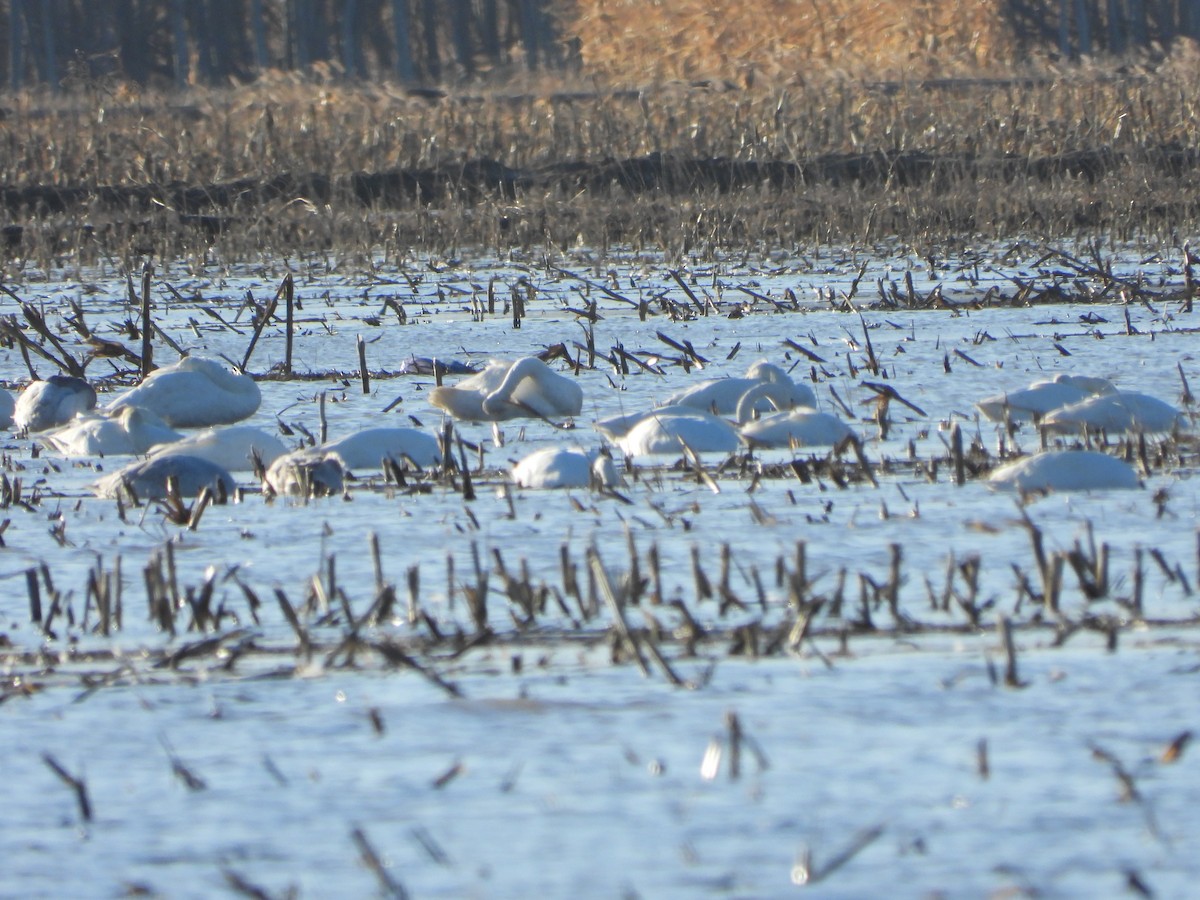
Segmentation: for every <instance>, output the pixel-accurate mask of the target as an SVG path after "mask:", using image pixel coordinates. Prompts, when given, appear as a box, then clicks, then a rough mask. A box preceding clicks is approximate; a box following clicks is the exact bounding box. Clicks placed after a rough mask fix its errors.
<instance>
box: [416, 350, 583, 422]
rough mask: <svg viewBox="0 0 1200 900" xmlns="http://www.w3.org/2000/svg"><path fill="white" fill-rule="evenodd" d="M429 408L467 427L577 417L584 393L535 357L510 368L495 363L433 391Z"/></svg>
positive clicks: (519, 361)
mask: <svg viewBox="0 0 1200 900" xmlns="http://www.w3.org/2000/svg"><path fill="white" fill-rule="evenodd" d="M429 402H430V403H432V404H433V405H434V406H436V407H438V408H440V409H444V410H446V412H448V413H450V415H452V416H453V417H454V418H456V419H465V420H467V421H469V422H499V421H502V420H505V419H517V418H543V419H548V418H552V417H559V416H577V415H579V412H580V410H581V409H583V389H582V388H581V387H580V386H579V385H578V384H576V383H575V381H574V380H573V379H571V378H567V377H566V376H563V375H559V374H558V373H557V372H555V371H554V370H553V369H551V368H550V367H549V366H548V365H546V364H545V363H544V362H542V361H541V360H540V359H538V358H537V357H536V356H526V357H522V358H521V359H518V360H517V361H516V362H513V363H506V362H499V361H495V360H493V361H492V362H490V363H488V365H487V368H485V369H484V370H483V371H482V372H480V373H478V374H476V375H472V376H471V377H470V378H465V379H463V380H462V381H460V382H458V384H456V385H454V386H453V387H448V386H443V387H438V388H434V389H433V390H432V391H430V392H429Z"/></svg>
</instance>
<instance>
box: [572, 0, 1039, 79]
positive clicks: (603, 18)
mask: <svg viewBox="0 0 1200 900" xmlns="http://www.w3.org/2000/svg"><path fill="white" fill-rule="evenodd" d="M1002 6H1003V4H1001V3H998V2H996V0H965V2H962V3H936V2H933V0H918V2H915V3H904V2H899V0H819V2H818V0H812V2H794V0H761V2H754V3H744V2H741V3H739V2H725V3H720V2H715V3H714V2H709V0H653V2H646V0H574V2H573V3H572V4H570V7H571V8H570V12H569V13H568V14H567V15H566V16H565V21H564V22H563V31H564V32H565V33H566V34H573V35H577V36H578V37H579V39H580V40H581V41H582V56H583V67H584V70H585V71H586V72H587V73H589V74H592V75H597V76H600V77H602V78H605V79H606V80H609V81H612V82H614V83H618V84H630V83H642V82H653V81H660V80H670V79H683V80H693V79H702V78H715V79H729V80H732V81H734V82H735V83H737V84H739V85H748V84H753V83H755V82H759V81H764V80H765V81H768V82H771V83H775V84H779V83H795V82H801V81H805V80H807V73H811V72H812V71H814V70H817V71H821V72H829V71H837V72H842V73H848V74H853V75H855V76H858V75H863V74H869V75H870V76H871V77H888V76H894V75H898V74H901V73H907V74H913V73H916V74H919V75H930V74H935V73H946V72H955V73H959V74H961V73H962V72H964V71H970V72H972V73H978V72H979V71H980V69H996V68H999V67H1003V66H1008V65H1011V64H1012V63H1013V62H1015V61H1016V59H1017V55H1018V46H1017V41H1016V38H1015V36H1014V34H1013V32H1012V29H1011V27H1010V26H1009V25H1008V23H1007V22H1006V21H1005V19H1004V16H1003V15H1002Z"/></svg>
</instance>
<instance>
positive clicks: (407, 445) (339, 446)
mask: <svg viewBox="0 0 1200 900" xmlns="http://www.w3.org/2000/svg"><path fill="white" fill-rule="evenodd" d="M321 450H322V452H324V453H325V454H327V455H331V456H336V457H337V458H338V461H339V462H341V464H342V465H343V466H345V467H346V468H347V469H379V468H381V467H382V466H383V460H384V458H385V457H386V458H389V459H394V460H397V461H399V460H401V459H405V458H407V459H410V460H412V463H413V465H415V466H417V467H419V468H422V469H427V468H429V467H430V466H436V465H437V464H438V463H439V462H441V459H442V450H441V447H440V446H439V445H438V439H437V438H435V437H434V436H433V435H431V434H428V433H426V432H424V431H421V430H419V429H417V428H367V429H365V430H363V431H359V432H356V433H354V434H348V435H346V436H345V437H344V438H339V439H338V440H336V441H329V442H328V443H326V444H322V445H321Z"/></svg>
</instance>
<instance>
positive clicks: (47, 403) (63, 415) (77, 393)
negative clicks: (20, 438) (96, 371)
mask: <svg viewBox="0 0 1200 900" xmlns="http://www.w3.org/2000/svg"><path fill="white" fill-rule="evenodd" d="M95 408H96V390H95V388H93V387H92V386H91V385H90V384H88V383H87V382H86V381H84V380H83V379H82V378H74V377H72V376H70V375H51V376H50V377H49V378H47V379H46V380H45V381H34V382H32V383H30V384H29V385H28V386H27V387H26V388H25V390H23V391H21V395H20V396H19V397H18V398H17V402H16V406H15V408H14V409H13V424H14V425H16V426H17V427H18V428H20V429H22V430H25V431H45V430H46V429H48V428H54V427H55V426H56V425H65V424H66V423H67V422H69V421H71V419H73V418H75V416H76V415H77V414H79V413H85V412H88V411H89V410H92V409H95Z"/></svg>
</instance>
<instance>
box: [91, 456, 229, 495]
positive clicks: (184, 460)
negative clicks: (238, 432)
mask: <svg viewBox="0 0 1200 900" xmlns="http://www.w3.org/2000/svg"><path fill="white" fill-rule="evenodd" d="M169 478H174V479H175V480H176V482H177V483H178V485H179V493H180V494H181V495H182V496H184V497H190V496H193V495H195V494H198V493H199V492H200V489H201V488H203V487H207V488H209V489H211V490H212V491H214V492H215V493H217V494H218V495H221V494H224V495H225V496H228V495H230V494H232V493H233V490H234V487H235V484H234V480H233V476H232V475H230V474H229V472H228V471H226V470H225V469H224V468H222V467H221V466H218V465H217V464H216V463H212V462H209V461H208V460H207V459H201V458H200V457H197V456H184V455H182V454H180V455H172V456H153V457H150V458H149V459H143V460H139V461H138V462H135V463H131V464H130V465H128V466H126V467H125V468H123V469H121V470H119V471H117V472H113V473H112V474H111V475H106V476H104V477H103V478H101V479H100V480H99V481H98V482H96V484H95V485H93V488H94V489H95V491H96V493H97V494H99V495H100V496H101V497H117V496H120V494H121V493H122V489H123V487H124V486H126V485H127V486H128V487H129V488H130V489H131V490H132V491H133V493H134V495H135V496H137V498H138V499H139V500H158V499H161V498H163V497H165V496H167V479H169Z"/></svg>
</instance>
